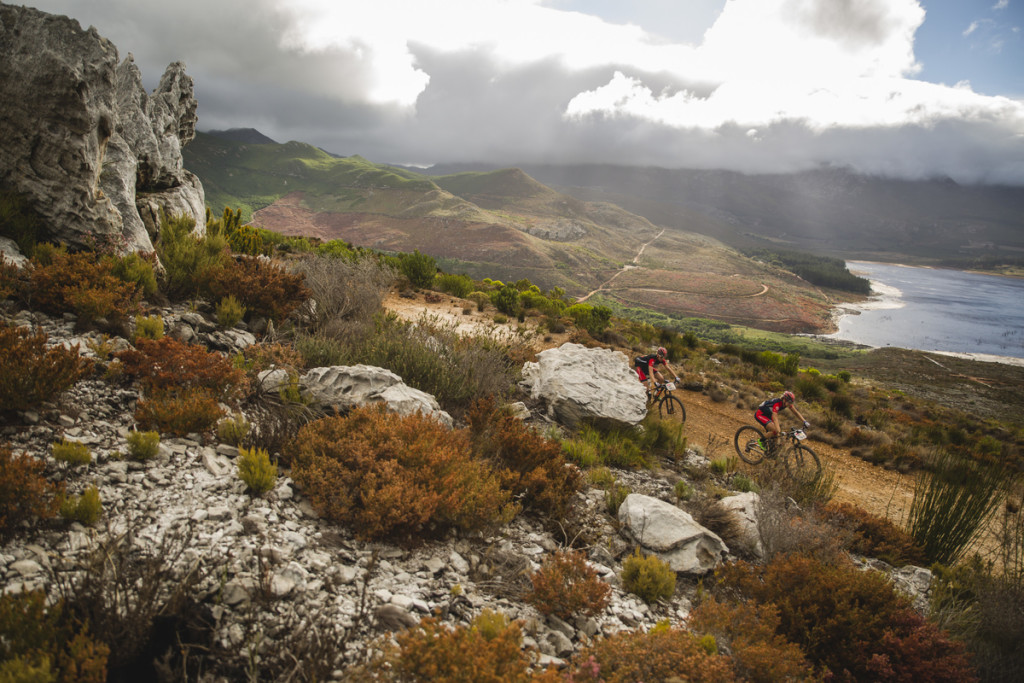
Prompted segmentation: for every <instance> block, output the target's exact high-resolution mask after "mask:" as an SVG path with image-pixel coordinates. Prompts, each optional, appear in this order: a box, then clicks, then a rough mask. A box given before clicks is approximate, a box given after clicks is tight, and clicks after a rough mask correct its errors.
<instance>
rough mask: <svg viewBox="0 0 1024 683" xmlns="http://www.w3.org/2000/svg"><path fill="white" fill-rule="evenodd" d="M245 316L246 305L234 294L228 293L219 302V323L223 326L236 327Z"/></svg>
mask: <svg viewBox="0 0 1024 683" xmlns="http://www.w3.org/2000/svg"><path fill="white" fill-rule="evenodd" d="M244 317H245V306H243V305H242V304H241V303H240V302H239V301H238V299H236V298H235V296H234V295H233V294H228V295H227V296H226V297H224V298H223V299H221V300H220V302H219V303H218V304H217V324H218V325H220V326H221V327H234V326H235V325H237V324H238V323H239V322H241V321H242V318H244Z"/></svg>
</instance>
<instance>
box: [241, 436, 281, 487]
mask: <svg viewBox="0 0 1024 683" xmlns="http://www.w3.org/2000/svg"><path fill="white" fill-rule="evenodd" d="M238 476H239V478H241V480H242V481H244V482H245V485H246V487H248V490H249V492H250V493H252V494H253V495H257V496H260V495H263V494H264V493H266V492H267V491H269V490H270V489H272V488H274V484H275V483H277V465H275V464H274V463H272V462H270V454H269V453H267V452H266V451H265V450H263V449H262V448H240V449H239V450H238Z"/></svg>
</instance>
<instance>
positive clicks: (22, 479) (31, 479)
mask: <svg viewBox="0 0 1024 683" xmlns="http://www.w3.org/2000/svg"><path fill="white" fill-rule="evenodd" d="M45 470H46V466H45V465H44V464H43V462H42V461H40V460H36V459H35V458H33V457H32V456H31V455H26V454H24V453H22V454H20V455H15V454H14V453H13V452H12V451H11V449H10V447H9V446H0V542H6V541H7V540H8V539H10V538H11V537H13V536H14V534H15V532H17V530H18V528H19V527H20V526H21V525H22V523H23V522H28V521H31V520H33V519H35V518H37V517H39V518H42V519H46V518H49V517H53V516H54V515H55V514H57V509H58V508H59V507H60V500H59V498H60V496H61V494H62V493H63V488H62V487H59V486H57V485H55V484H51V483H50V482H49V481H47V480H46V478H45V477H44V476H43V473H44V471H45Z"/></svg>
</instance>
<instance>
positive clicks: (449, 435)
mask: <svg viewBox="0 0 1024 683" xmlns="http://www.w3.org/2000/svg"><path fill="white" fill-rule="evenodd" d="M286 450H287V454H288V456H289V457H290V459H291V463H292V467H293V470H292V472H293V476H294V477H295V480H296V482H297V483H298V484H299V485H300V486H301V487H302V488H303V490H304V491H305V492H306V494H307V495H308V496H309V497H310V499H311V500H312V502H313V505H314V506H315V507H316V508H317V510H318V511H319V512H320V514H322V515H323V516H325V517H327V518H328V519H331V520H333V521H337V522H342V523H345V524H349V525H351V526H352V527H353V528H354V530H355V532H356V534H357V535H358V536H359V537H360V538H363V539H379V538H388V537H406V536H408V537H413V536H419V535H423V534H427V533H430V532H435V533H436V532H442V531H444V530H446V529H448V528H451V527H455V528H460V529H480V528H484V527H487V526H489V525H492V524H494V523H503V522H505V521H508V520H509V519H511V517H512V516H513V515H514V514H515V512H516V510H517V507H516V505H515V504H514V503H512V502H511V496H510V494H509V492H508V491H507V490H504V489H502V488H501V480H500V478H499V476H498V475H497V474H496V473H495V472H494V471H493V470H492V469H491V468H490V467H489V465H488V463H486V462H485V461H483V460H480V459H475V458H473V457H472V454H471V448H470V445H469V439H468V436H467V434H466V433H465V432H464V431H452V430H450V429H447V428H446V427H444V426H442V425H441V424H439V423H438V422H437V421H436V420H434V419H433V418H431V417H428V416H424V415H422V414H420V413H416V414H414V415H408V416H399V415H395V414H392V413H388V412H387V411H386V410H385V408H384V407H383V406H380V405H377V406H368V407H363V408H357V409H355V410H353V411H352V412H351V413H350V414H349V415H347V416H344V417H340V416H336V417H327V418H323V419H320V420H316V421H315V422H311V423H309V424H307V425H305V426H304V427H303V428H302V429H300V430H299V433H298V434H297V436H296V437H295V439H294V441H293V442H292V443H291V444H290V445H289V447H288V448H287V449H286Z"/></svg>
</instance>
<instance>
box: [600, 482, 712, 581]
mask: <svg viewBox="0 0 1024 683" xmlns="http://www.w3.org/2000/svg"><path fill="white" fill-rule="evenodd" d="M619 523H621V524H622V530H623V533H625V534H626V535H627V536H628V537H629V538H630V539H631V540H632V541H633V542H635V543H637V544H639V545H640V546H641V547H642V548H644V549H645V550H647V551H648V552H650V553H652V554H654V555H657V556H658V557H659V558H661V559H662V560H664V561H665V562H667V563H668V565H669V567H671V568H672V570H673V571H676V572H683V573H687V574H705V573H707V572H709V571H713V570H714V569H715V568H716V567H718V565H719V564H721V563H722V561H723V560H724V559H725V556H726V555H727V554H728V552H729V548H728V547H727V546H726V545H725V542H724V541H722V539H721V538H719V537H718V536H717V535H716V534H715V533H714V532H712V531H710V530H708V529H705V528H704V527H702V526H701V525H700V524H697V522H695V521H694V519H693V517H691V516H690V514H689V513H688V512H686V511H684V510H680V509H679V508H677V507H676V506H674V505H671V504H669V503H666V502H665V501H663V500H658V499H657V498H652V497H650V496H645V495H642V494H639V493H631V494H629V495H628V496H626V499H625V500H624V501H622V505H620V506H619Z"/></svg>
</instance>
